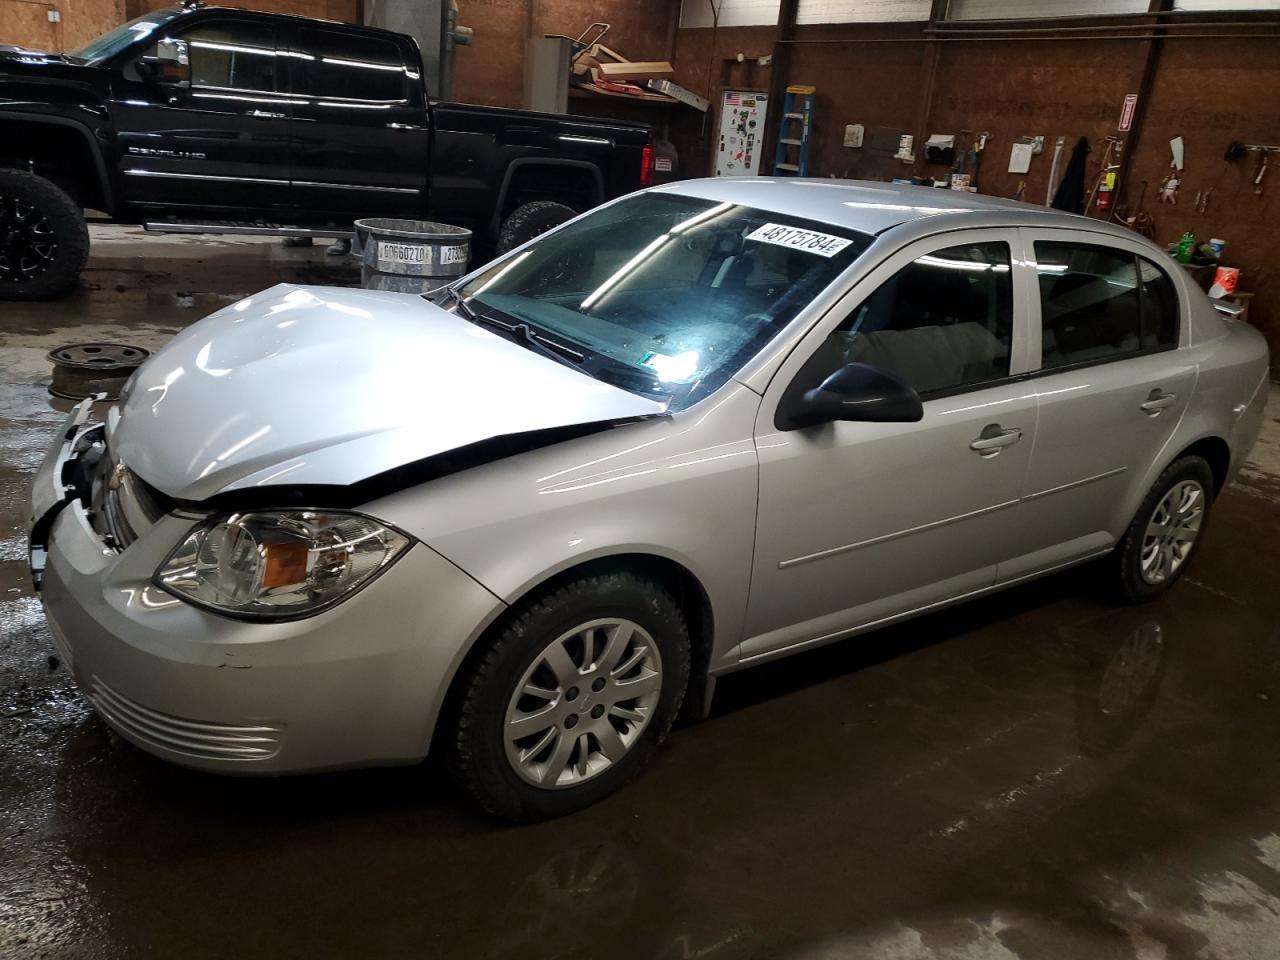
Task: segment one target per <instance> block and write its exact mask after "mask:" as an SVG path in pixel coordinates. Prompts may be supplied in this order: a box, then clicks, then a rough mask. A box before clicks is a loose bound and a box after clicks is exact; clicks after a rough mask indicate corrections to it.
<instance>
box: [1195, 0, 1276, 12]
mask: <svg viewBox="0 0 1280 960" xmlns="http://www.w3.org/2000/svg"><path fill="white" fill-rule="evenodd" d="M1173 9H1175V10H1199V11H1201V12H1203V13H1226V12H1227V11H1229V10H1280V0H1173Z"/></svg>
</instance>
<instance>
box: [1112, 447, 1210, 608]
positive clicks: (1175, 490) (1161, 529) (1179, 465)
mask: <svg viewBox="0 0 1280 960" xmlns="http://www.w3.org/2000/svg"><path fill="white" fill-rule="evenodd" d="M1212 505H1213V471H1212V470H1211V469H1210V467H1209V464H1208V463H1206V462H1205V461H1204V460H1203V459H1201V458H1200V457H1197V456H1189V457H1182V458H1181V459H1179V460H1177V461H1175V462H1174V463H1173V464H1171V465H1170V466H1169V468H1168V469H1167V470H1165V471H1164V473H1162V474H1161V475H1160V478H1159V479H1158V480H1156V482H1155V484H1154V485H1153V486H1152V488H1151V492H1150V493H1148V494H1147V497H1146V499H1145V500H1144V501H1143V502H1142V506H1141V507H1139V508H1138V513H1137V516H1135V517H1134V518H1133V523H1132V524H1130V525H1129V529H1128V531H1127V532H1126V533H1125V535H1124V537H1123V539H1121V541H1120V545H1119V546H1118V547H1117V548H1116V551H1115V554H1114V555H1113V557H1112V562H1113V564H1114V566H1115V568H1116V571H1115V572H1116V580H1117V581H1118V585H1119V589H1120V592H1121V594H1122V596H1123V597H1124V599H1126V600H1128V601H1130V602H1132V603H1140V602H1142V601H1145V600H1153V599H1155V598H1156V597H1158V596H1160V595H1161V594H1162V593H1164V592H1165V591H1166V590H1168V589H1169V588H1170V587H1172V586H1173V585H1174V584H1175V583H1176V582H1177V581H1178V578H1179V577H1181V576H1182V574H1183V571H1185V570H1186V568H1187V564H1188V563H1189V562H1190V561H1191V557H1192V555H1193V554H1194V553H1195V550H1196V547H1197V546H1199V543H1200V537H1201V534H1202V533H1203V531H1204V528H1205V525H1206V524H1207V523H1208V522H1209V511H1210V508H1211V507H1212Z"/></svg>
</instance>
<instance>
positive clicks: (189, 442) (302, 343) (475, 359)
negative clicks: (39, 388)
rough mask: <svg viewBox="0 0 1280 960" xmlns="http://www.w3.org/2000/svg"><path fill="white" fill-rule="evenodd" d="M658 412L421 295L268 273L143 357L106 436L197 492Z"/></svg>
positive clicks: (154, 482) (310, 478) (348, 480)
mask: <svg viewBox="0 0 1280 960" xmlns="http://www.w3.org/2000/svg"><path fill="white" fill-rule="evenodd" d="M663 412H664V407H663V406H662V405H661V404H659V403H657V402H655V401H653V400H649V399H646V398H643V397H640V396H636V395H635V394H631V393H627V392H626V391H625V390H621V389H619V388H617V387H614V386H611V385H609V384H605V383H601V382H600V381H598V380H595V379H593V378H591V377H589V376H587V375H586V374H584V373H581V372H580V371H578V370H575V369H572V368H570V367H567V366H565V365H563V364H561V363H558V362H556V361H555V360H552V359H550V358H548V357H545V356H543V355H541V354H538V353H534V352H533V351H531V350H528V349H526V348H525V347H523V346H520V345H518V344H516V343H513V342H511V341H509V340H506V339H504V338H502V337H500V336H498V335H497V334H494V333H491V332H490V331H488V330H486V329H484V328H481V327H477V326H475V325H474V324H472V323H470V322H469V321H467V320H466V319H465V318H463V317H460V316H457V315H455V314H453V313H451V312H449V311H446V310H442V309H440V308H439V307H437V306H435V305H433V304H431V303H428V302H427V301H425V300H423V299H422V298H421V297H417V296H413V295H406V294H395V293H383V292H375V291H369V290H344V289H334V288H327V287H300V286H293V285H290V284H281V285H279V286H276V287H272V288H271V289H270V290H266V291H264V292H262V293H259V294H255V295H254V296H252V297H248V298H246V299H244V300H241V301H240V302H238V303H235V304H233V305H231V306H230V307H227V308H225V309H223V310H219V311H218V312H217V313H214V314H211V315H210V316H208V317H206V318H205V319H203V320H201V321H199V322H198V323H196V324H194V325H192V326H191V327H188V328H187V329H186V330H184V331H183V332H182V333H180V334H178V335H177V336H176V337H174V338H173V339H172V340H171V341H170V342H169V343H168V344H167V345H166V346H165V347H164V348H163V349H161V350H160V351H159V352H157V353H156V354H155V355H154V356H152V357H151V358H150V359H149V360H147V362H146V363H145V364H144V365H143V366H142V367H141V368H140V369H139V370H138V372H137V373H136V374H135V376H134V378H133V380H132V382H131V383H130V384H129V386H128V388H127V391H126V393H125V397H124V399H123V401H122V403H121V404H120V405H119V406H118V407H117V408H116V412H113V414H112V415H111V417H110V418H109V421H108V443H109V446H110V448H111V450H112V452H113V454H114V455H115V456H116V457H117V458H118V459H120V460H122V461H123V462H124V463H125V464H126V465H128V467H129V468H130V469H131V470H133V472H134V473H136V474H137V475H138V476H139V477H141V478H142V479H143V480H145V481H146V482H147V483H149V484H151V486H153V487H155V488H156V489H158V490H159V491H161V492H162V493H164V494H166V495H168V496H170V497H174V498H177V499H180V500H188V501H201V500H205V499H208V498H209V497H212V496H214V495H215V494H223V493H227V492H229V491H251V490H260V489H261V488H264V487H279V486H311V485H323V486H349V485H352V484H356V483H359V482H360V481H362V480H367V479H369V478H371V477H375V476H377V475H380V474H384V473H386V472H387V471H392V470H395V469H396V468H400V467H405V466H407V465H409V464H415V463H419V462H422V461H425V460H427V459H429V458H432V457H436V456H438V455H439V454H443V453H448V452H449V451H455V450H458V449H460V448H463V447H469V446H471V445H473V444H478V443H481V442H483V441H486V440H491V439H493V438H496V437H505V436H512V435H519V436H525V437H526V438H527V435H529V434H538V432H548V431H549V432H550V433H549V434H546V435H548V436H551V437H556V436H559V435H562V434H557V433H556V431H557V430H560V429H562V428H572V427H583V426H586V425H591V424H607V423H609V422H611V421H617V420H629V419H634V418H638V417H647V416H657V415H661V414H662V413H663ZM539 435H542V434H539ZM517 446H518V445H517ZM526 446H527V445H526ZM264 492H265V491H264Z"/></svg>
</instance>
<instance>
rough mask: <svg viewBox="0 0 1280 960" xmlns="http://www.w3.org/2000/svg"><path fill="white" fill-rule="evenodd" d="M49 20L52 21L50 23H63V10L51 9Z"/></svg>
mask: <svg viewBox="0 0 1280 960" xmlns="http://www.w3.org/2000/svg"><path fill="white" fill-rule="evenodd" d="M49 22H50V23H61V22H62V14H61V12H59V11H57V10H50V11H49Z"/></svg>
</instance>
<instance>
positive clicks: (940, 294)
mask: <svg viewBox="0 0 1280 960" xmlns="http://www.w3.org/2000/svg"><path fill="white" fill-rule="evenodd" d="M1012 344H1013V279H1012V273H1011V271H1010V256H1009V245H1008V244H1006V243H1002V242H990V243H970V244H963V245H960V246H954V247H947V248H945V249H943V250H936V251H934V252H932V253H928V254H926V255H924V256H922V257H919V258H917V259H916V260H914V261H913V262H911V263H910V264H908V265H907V266H905V267H903V268H902V269H901V270H899V271H898V272H897V273H895V274H894V275H893V276H892V277H890V278H889V279H888V280H886V281H885V282H884V283H883V284H881V285H880V287H879V288H878V289H877V290H876V291H875V292H874V293H873V294H871V296H869V297H867V299H866V300H864V301H863V302H862V303H861V304H860V305H859V306H858V307H857V308H856V309H855V310H854V311H853V313H852V314H850V316H849V317H848V319H847V320H845V322H844V323H842V324H841V325H840V327H839V328H838V329H836V330H835V331H834V332H833V333H832V334H831V335H830V336H829V337H828V338H827V343H826V344H825V345H824V347H823V348H822V351H821V352H823V353H824V354H825V360H824V364H825V366H827V367H829V368H830V370H829V372H831V373H834V372H835V370H836V369H838V368H839V367H841V366H843V365H844V364H847V363H865V364H869V365H870V366H873V367H877V368H879V369H881V370H885V371H888V372H889V373H892V374H895V375H896V376H898V377H899V378H901V379H902V380H903V381H904V382H905V383H907V384H908V385H909V386H911V387H912V389H914V390H915V391H916V392H917V393H919V394H921V395H927V394H936V393H940V392H942V391H949V390H956V389H959V388H964V387H972V386H977V385H979V384H982V383H986V382H988V381H991V380H999V379H1001V378H1002V377H1007V376H1008V375H1009V354H1010V349H1011V347H1012Z"/></svg>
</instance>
